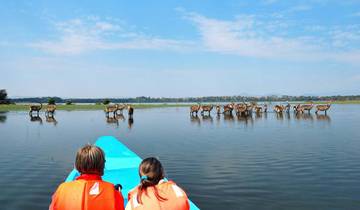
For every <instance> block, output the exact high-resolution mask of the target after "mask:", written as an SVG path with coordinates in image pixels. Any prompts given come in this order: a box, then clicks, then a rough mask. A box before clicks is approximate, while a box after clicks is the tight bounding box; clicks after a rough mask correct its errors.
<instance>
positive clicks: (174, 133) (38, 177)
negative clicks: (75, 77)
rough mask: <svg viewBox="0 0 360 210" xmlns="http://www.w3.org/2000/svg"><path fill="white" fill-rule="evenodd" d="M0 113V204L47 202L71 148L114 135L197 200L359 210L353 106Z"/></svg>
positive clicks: (225, 205)
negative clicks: (249, 113)
mask: <svg viewBox="0 0 360 210" xmlns="http://www.w3.org/2000/svg"><path fill="white" fill-rule="evenodd" d="M41 117H42V123H41V122H39V121H37V120H39V119H32V121H31V119H30V117H29V116H28V114H27V112H6V113H0V143H1V152H0V172H1V179H0V188H1V193H0V203H1V209H3V210H4V209H12V210H13V209H47V208H48V205H49V203H50V198H51V195H52V193H53V192H54V190H55V189H56V187H57V186H58V185H59V184H60V183H61V182H62V181H63V180H64V179H65V177H66V176H67V175H68V173H69V172H70V171H71V169H72V168H73V162H74V158H75V153H76V150H77V149H78V148H79V147H81V146H83V145H84V144H86V143H93V142H95V140H96V139H97V138H98V137H99V136H102V135H113V136H115V137H116V138H118V139H120V140H121V141H122V142H123V143H124V144H125V145H127V146H128V147H129V148H130V149H131V150H133V151H134V152H136V153H137V154H138V155H140V156H141V157H143V158H144V157H148V156H156V157H158V158H159V159H160V160H161V161H162V163H163V164H164V167H165V170H166V173H167V176H168V177H169V178H170V179H174V180H175V181H176V182H177V183H178V184H179V185H180V186H181V187H182V188H184V189H185V190H186V192H187V193H188V196H189V197H190V198H191V199H192V200H193V201H194V202H195V203H196V204H197V205H198V206H199V207H200V208H201V209H274V210H275V209H276V210H277V209H306V210H309V209H360V105H333V106H332V107H331V110H330V111H329V113H328V115H327V116H325V115H318V116H317V115H315V114H311V115H308V114H304V115H300V116H297V117H296V116H295V115H294V114H293V113H290V115H287V114H284V115H283V116H278V115H276V114H275V113H268V114H266V115H265V114H263V115H262V116H256V115H255V114H254V115H253V117H252V118H246V119H245V118H240V119H238V118H237V117H235V116H234V118H224V116H223V115H221V116H220V117H217V115H216V114H213V115H212V118H210V117H204V118H203V117H201V116H199V118H191V117H190V116H189V113H188V108H159V109H142V110H135V115H134V121H133V122H132V123H130V124H129V122H128V119H127V115H126V114H125V119H119V121H118V122H117V123H116V122H114V120H109V121H107V120H106V118H105V115H104V113H103V112H102V111H71V112H68V111H57V112H56V115H55V119H56V123H55V122H54V120H53V119H50V120H49V121H50V122H47V120H46V118H45V117H44V114H43V113H41Z"/></svg>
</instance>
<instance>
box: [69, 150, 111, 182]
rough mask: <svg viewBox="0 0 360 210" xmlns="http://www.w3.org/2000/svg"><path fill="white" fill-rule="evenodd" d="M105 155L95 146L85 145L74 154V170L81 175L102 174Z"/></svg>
mask: <svg viewBox="0 0 360 210" xmlns="http://www.w3.org/2000/svg"><path fill="white" fill-rule="evenodd" d="M104 167H105V154H104V151H103V150H102V149H101V148H100V147H97V146H93V145H86V146H84V147H83V148H80V149H79V150H78V151H77V153H76V160H75V168H76V170H78V171H79V172H80V173H81V174H98V175H100V176H102V175H103V174H104Z"/></svg>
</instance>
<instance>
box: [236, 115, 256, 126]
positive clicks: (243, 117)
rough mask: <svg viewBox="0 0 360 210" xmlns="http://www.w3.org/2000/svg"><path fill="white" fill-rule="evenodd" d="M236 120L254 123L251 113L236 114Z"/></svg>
mask: <svg viewBox="0 0 360 210" xmlns="http://www.w3.org/2000/svg"><path fill="white" fill-rule="evenodd" d="M237 120H238V121H239V122H243V123H245V125H248V124H249V122H250V124H251V125H253V124H254V119H253V118H252V115H237Z"/></svg>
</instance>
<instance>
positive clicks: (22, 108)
mask: <svg viewBox="0 0 360 210" xmlns="http://www.w3.org/2000/svg"><path fill="white" fill-rule="evenodd" d="M132 106H133V107H134V108H135V109H148V108H165V107H186V106H189V105H188V104H134V105H132ZM43 107H46V105H43ZM104 108H105V105H102V104H72V105H65V104H61V105H56V109H57V110H66V111H73V110H104ZM27 110H29V105H28V104H9V105H0V111H27Z"/></svg>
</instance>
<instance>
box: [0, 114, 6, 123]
mask: <svg viewBox="0 0 360 210" xmlns="http://www.w3.org/2000/svg"><path fill="white" fill-rule="evenodd" d="M6 118H7V116H6V112H0V123H4V122H5V121H6Z"/></svg>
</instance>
